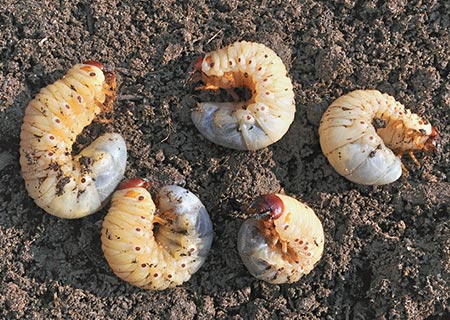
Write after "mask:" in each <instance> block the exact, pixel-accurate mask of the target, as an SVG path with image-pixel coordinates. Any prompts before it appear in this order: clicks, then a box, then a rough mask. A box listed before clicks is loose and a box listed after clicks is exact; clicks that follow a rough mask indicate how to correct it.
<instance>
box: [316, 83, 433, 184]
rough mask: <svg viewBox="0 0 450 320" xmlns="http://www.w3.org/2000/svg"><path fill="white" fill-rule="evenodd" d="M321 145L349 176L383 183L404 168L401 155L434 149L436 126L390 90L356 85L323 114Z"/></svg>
mask: <svg viewBox="0 0 450 320" xmlns="http://www.w3.org/2000/svg"><path fill="white" fill-rule="evenodd" d="M319 136H320V145H321V147H322V151H323V153H324V154H325V156H326V157H327V158H328V161H329V162H330V164H331V165H332V167H333V168H334V169H335V170H336V171H337V172H338V173H339V174H341V175H343V176H344V177H345V178H347V179H348V180H350V181H353V182H355V183H360V184H365V185H382V184H387V183H391V182H393V181H395V180H397V179H398V178H399V177H400V175H401V174H402V163H401V159H400V157H401V156H402V155H403V154H404V153H405V152H408V153H409V154H410V156H411V157H412V159H413V160H414V161H415V162H416V163H418V162H417V160H416V159H415V157H414V155H413V153H412V152H413V151H417V150H424V151H430V150H432V151H436V144H437V138H438V132H437V130H436V128H434V127H432V126H431V124H430V123H429V122H427V121H426V120H424V119H422V118H421V117H419V116H418V115H417V114H414V113H411V112H410V111H409V110H408V109H405V107H404V106H403V105H402V104H401V103H399V102H397V101H395V99H394V98H393V97H392V96H389V95H387V94H382V93H381V92H379V91H376V90H356V91H353V92H350V93H349V94H347V95H344V96H342V97H340V98H338V99H337V100H335V101H334V102H333V103H332V104H331V105H330V106H329V107H328V109H327V110H326V111H325V113H324V115H323V116H322V120H321V122H320V128H319Z"/></svg>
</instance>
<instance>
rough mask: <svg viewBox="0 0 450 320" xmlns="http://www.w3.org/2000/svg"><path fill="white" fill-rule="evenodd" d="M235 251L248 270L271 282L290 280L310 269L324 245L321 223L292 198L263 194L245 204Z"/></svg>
mask: <svg viewBox="0 0 450 320" xmlns="http://www.w3.org/2000/svg"><path fill="white" fill-rule="evenodd" d="M249 212H250V213H251V214H254V216H253V217H251V218H249V219H247V220H246V221H244V223H243V224H242V226H241V228H240V230H239V235H238V251H239V255H240V256H241V259H242V261H243V262H244V264H245V266H246V267H247V269H248V270H249V271H250V273H251V274H252V275H253V276H255V277H256V278H258V279H260V280H264V281H267V282H270V283H274V284H280V283H293V282H296V281H298V280H299V279H300V278H301V277H302V276H303V275H306V274H308V273H310V272H311V270H312V269H313V268H314V266H315V264H316V263H317V262H318V261H319V260H320V258H321V256H322V253H323V246H324V242H325V239H324V232H323V228H322V223H321V222H320V220H319V218H317V216H316V214H315V213H314V211H313V210H312V209H311V208H309V207H308V206H306V205H305V204H303V203H301V202H299V201H297V200H296V199H294V198H291V197H288V196H285V195H281V194H267V195H264V196H261V197H259V198H258V199H256V200H255V201H254V202H253V204H252V205H251V206H250V208H249Z"/></svg>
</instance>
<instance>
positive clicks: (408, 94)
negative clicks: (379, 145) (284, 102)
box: [0, 0, 450, 320]
mask: <svg viewBox="0 0 450 320" xmlns="http://www.w3.org/2000/svg"><path fill="white" fill-rule="evenodd" d="M449 12H450V3H449V2H448V1H431V2H422V1H400V0H394V1H381V0H380V1H352V0H341V1H302V2H299V3H297V2H291V1H253V0H252V1H242V2H241V1H235V0H229V1H228V0H219V1H212V2H208V1H203V0H197V1H170V0H161V1H148V2H147V1H96V2H92V3H91V2H90V1H36V0H33V1H13V0H1V1H0V27H1V28H0V179H1V185H0V284H1V285H0V318H4V319H22V318H23V319H62V318H64V319H429V320H437V319H449V318H450V302H449V299H450V280H449V275H450V251H449V250H450V249H449V245H450V230H449V229H450V226H449V204H450V184H449V177H450V160H449V159H450V157H449V155H450V152H449V131H450V112H449V110H450V81H449V71H450V64H449V52H450V15H449ZM238 40H248V41H255V42H260V43H263V44H265V45H267V46H269V47H271V48H272V49H273V50H274V51H275V52H277V53H278V54H279V55H280V57H281V58H282V59H283V61H284V62H285V64H286V66H287V67H288V69H289V76H290V77H291V78H292V81H293V84H294V91H295V98H296V106H297V112H296V117H295V121H294V123H293V124H292V126H291V127H290V129H289V131H288V133H287V134H286V135H285V136H284V137H283V138H282V140H280V141H279V142H277V143H275V144H273V145H271V146H269V147H267V148H265V149H263V150H259V151H256V152H241V151H235V150H231V149H226V148H222V147H220V146H217V145H215V144H213V143H211V142H209V141H207V140H206V139H205V138H203V137H202V135H201V134H200V133H199V132H198V131H197V130H196V128H195V127H194V125H193V124H192V122H191V120H190V112H191V109H192V108H194V107H195V105H196V102H197V101H199V100H201V99H202V93H199V92H198V91H195V90H194V87H195V85H194V84H189V83H186V81H185V80H186V78H187V77H188V71H189V68H190V66H192V64H193V62H194V61H195V59H196V58H197V57H198V56H200V55H202V54H204V53H205V52H209V51H212V50H216V49H218V48H220V47H223V46H226V45H228V44H231V43H233V42H235V41H238ZM93 59H95V60H99V61H102V62H103V63H106V64H108V65H110V66H111V67H113V68H115V69H116V71H117V73H118V78H119V83H120V86H119V95H118V98H117V100H116V102H115V104H114V111H113V117H114V121H113V122H111V123H108V124H101V123H94V124H92V125H91V126H89V127H88V128H87V129H86V130H85V131H84V132H83V133H82V134H81V135H80V136H79V138H78V144H77V146H76V147H77V148H78V150H80V149H81V148H83V147H85V146H86V145H87V144H88V143H90V142H91V141H92V140H93V139H94V138H95V137H97V136H98V135H99V134H101V133H102V132H105V131H115V132H119V133H121V134H122V135H123V136H124V138H125V140H126V141H127V146H128V150H129V156H128V163H127V169H126V176H127V177H134V176H141V177H147V178H149V179H152V180H154V181H158V182H159V183H161V184H177V185H181V186H183V187H186V188H188V189H189V190H191V191H192V192H194V193H195V194H197V195H198V196H199V197H200V199H201V200H202V201H203V203H204V204H205V206H206V207H207V209H208V211H209V213H210V215H211V219H212V221H213V225H214V230H215V238H214V243H213V246H212V250H211V252H210V254H209V256H208V258H207V260H206V263H205V264H204V265H203V267H202V268H201V269H200V270H199V271H198V272H197V273H196V274H195V275H194V276H193V277H192V278H191V280H190V281H189V282H187V283H185V284H183V285H181V286H179V287H177V288H174V289H169V290H165V291H161V292H151V291H145V290H140V289H137V288H135V287H133V286H131V285H128V284H126V283H125V282H123V281H122V280H120V279H118V278H117V277H116V276H115V275H114V274H113V273H112V271H111V270H110V268H109V266H108V265H107V263H106V261H105V259H104V257H103V253H102V250H101V244H100V229H101V224H102V221H103V217H104V216H105V214H106V212H107V207H105V208H104V209H103V210H101V211H99V212H97V213H95V214H93V215H91V216H88V217H86V218H82V219H78V220H63V219H59V218H56V217H53V216H51V215H49V214H47V213H45V212H44V211H43V210H42V209H40V208H39V207H37V206H36V205H35V204H34V201H33V200H32V199H31V198H30V197H29V196H28V194H27V192H26V190H25V186H24V182H23V180H22V177H21V170H20V165H19V142H20V127H21V124H22V120H23V114H24V110H25V108H26V106H27V104H28V102H29V101H30V100H31V99H32V98H33V97H34V96H35V94H36V93H37V92H38V91H39V90H40V88H42V87H44V86H45V85H47V84H50V83H52V82H54V81H55V80H57V79H58V78H60V77H61V76H62V75H63V74H65V72H66V71H67V69H69V68H70V67H71V66H72V65H74V64H75V63H78V62H81V61H85V60H93ZM369 88H374V89H378V90H380V91H383V92H386V93H388V94H391V95H393V96H394V97H396V99H397V100H398V101H400V102H402V103H403V104H405V105H406V106H407V107H408V108H409V109H411V110H412V112H414V113H418V114H419V115H421V116H423V117H424V118H425V119H427V120H429V121H430V122H431V123H432V124H433V126H435V127H436V128H437V130H438V131H439V132H440V136H441V141H440V143H441V148H440V150H439V152H438V153H437V154H436V155H424V154H422V153H418V154H417V157H418V159H419V161H420V164H421V166H420V167H417V166H415V165H414V163H413V162H412V161H411V160H410V159H409V158H408V157H407V156H404V157H403V159H404V164H405V166H406V167H407V168H408V171H409V172H407V173H404V174H403V175H402V177H401V178H400V179H399V180H397V181H396V182H394V183H391V184H389V185H385V186H377V187H373V186H362V185H357V184H354V183H351V182H349V181H347V180H346V179H345V178H343V177H341V176H340V175H338V174H337V173H336V172H335V171H334V170H333V168H332V167H331V166H330V165H329V163H328V161H327V159H326V158H325V156H324V155H323V154H322V152H321V149H320V145H319V138H318V126H319V121H320V118H321V116H322V114H323V112H324V110H325V109H326V107H327V106H328V105H329V104H330V103H331V102H332V101H333V100H334V99H336V98H337V97H339V96H340V95H342V94H345V93H347V92H349V91H351V90H354V89H369ZM210 97H211V95H210ZM213 98H214V97H213ZM274 192H282V193H286V194H288V195H291V196H294V197H296V198H298V199H300V200H302V201H303V202H305V203H307V204H308V205H310V206H311V207H312V208H313V209H314V210H315V211H316V213H317V215H318V216H319V218H320V219H321V221H322V222H323V226H324V230H325V234H326V245H325V251H324V254H323V257H322V259H321V260H320V262H319V263H318V265H317V266H316V268H315V269H314V270H313V271H312V272H311V273H310V274H308V275H307V276H304V277H303V278H302V279H301V280H300V281H299V282H297V283H294V284H290V285H271V284H268V283H265V282H262V281H259V280H257V279H255V278H253V277H252V276H251V275H250V274H249V272H248V271H247V270H246V268H245V266H244V265H243V264H242V262H241V260H240V258H239V255H238V252H237V248H236V240H237V232H238V230H239V226H240V225H241V223H242V221H243V219H244V218H245V217H246V215H245V213H244V212H243V208H245V206H246V205H248V204H249V203H250V202H251V200H252V199H254V198H255V197H256V196H258V195H261V194H265V193H274Z"/></svg>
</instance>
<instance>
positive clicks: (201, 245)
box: [101, 179, 213, 290]
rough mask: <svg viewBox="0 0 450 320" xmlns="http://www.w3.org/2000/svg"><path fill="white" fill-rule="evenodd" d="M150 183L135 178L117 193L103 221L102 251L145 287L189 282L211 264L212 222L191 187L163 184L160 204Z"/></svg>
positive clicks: (117, 270) (132, 280) (122, 275)
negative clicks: (205, 265)
mask: <svg viewBox="0 0 450 320" xmlns="http://www.w3.org/2000/svg"><path fill="white" fill-rule="evenodd" d="M146 187H147V185H146V184H145V182H143V181H142V180H140V179H133V180H131V181H128V182H125V183H124V184H122V185H121V186H119V190H118V191H116V192H115V193H114V194H113V196H112V200H111V208H110V209H109V212H108V214H107V215H106V217H105V220H104V222H103V228H102V237H101V240H102V249H103V252H104V254H105V257H106V260H107V262H108V264H109V266H110V267H111V269H112V270H113V272H114V273H115V274H116V275H117V276H118V277H119V278H121V279H123V280H125V281H127V282H129V283H131V284H133V285H135V286H137V287H140V288H144V289H150V290H163V289H166V288H169V287H174V286H177V285H180V284H182V283H183V282H185V281H188V280H189V279H190V277H191V275H192V274H194V273H195V272H196V271H197V270H198V269H199V268H200V267H201V266H202V264H203V263H204V262H205V259H206V255H207V254H208V252H209V250H210V248H211V243H212V238H213V230H212V223H211V220H210V218H209V215H208V212H207V211H206V209H205V207H204V206H203V204H202V203H201V202H200V200H199V199H198V198H197V197H196V196H195V195H194V194H193V193H191V192H190V191H188V190H186V189H184V188H182V187H178V186H166V187H163V188H162V189H161V190H159V192H158V194H157V196H156V201H155V202H156V206H155V203H154V202H153V200H152V197H151V195H150V193H149V192H148V191H147V190H146ZM156 224H158V225H157V228H156V229H154V226H155V225H156Z"/></svg>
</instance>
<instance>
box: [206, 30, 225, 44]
mask: <svg viewBox="0 0 450 320" xmlns="http://www.w3.org/2000/svg"><path fill="white" fill-rule="evenodd" d="M221 32H223V29H220V30H219V31H217V32H216V33H215V34H214V35H213V36H212V37H211V38H209V40H208V41H206V43H205V44H209V43H210V42H211V41H213V40H214V38H216V37H217V36H218V35H219V34H220V33H221Z"/></svg>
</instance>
